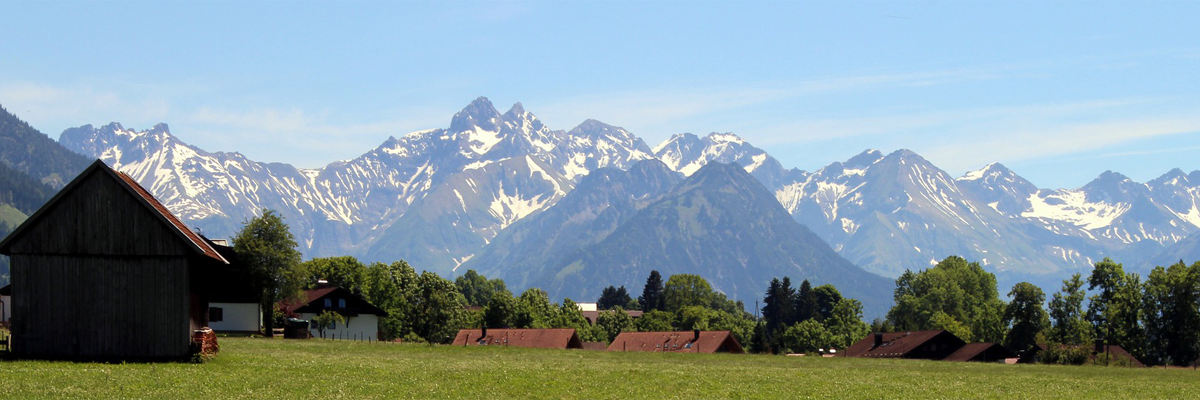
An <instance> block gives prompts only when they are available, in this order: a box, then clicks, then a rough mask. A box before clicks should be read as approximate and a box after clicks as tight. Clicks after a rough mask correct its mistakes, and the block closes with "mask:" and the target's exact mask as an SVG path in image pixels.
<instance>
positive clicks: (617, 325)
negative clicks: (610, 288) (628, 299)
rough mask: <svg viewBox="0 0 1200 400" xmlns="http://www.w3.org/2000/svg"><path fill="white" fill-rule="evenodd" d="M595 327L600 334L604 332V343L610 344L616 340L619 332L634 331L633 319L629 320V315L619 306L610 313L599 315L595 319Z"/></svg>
mask: <svg viewBox="0 0 1200 400" xmlns="http://www.w3.org/2000/svg"><path fill="white" fill-rule="evenodd" d="M596 326H597V327H599V328H600V331H601V332H604V342H605V343H612V341H613V339H616V337H617V335H618V334H620V333H621V332H633V331H634V330H635V329H634V325H633V318H630V317H629V313H627V312H625V309H624V308H621V307H620V306H618V307H616V308H614V309H612V310H611V311H606V312H602V313H600V316H599V317H596Z"/></svg>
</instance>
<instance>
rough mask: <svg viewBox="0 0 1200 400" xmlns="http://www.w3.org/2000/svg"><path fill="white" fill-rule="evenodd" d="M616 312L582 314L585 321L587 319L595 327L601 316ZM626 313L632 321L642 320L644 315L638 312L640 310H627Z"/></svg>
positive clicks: (587, 312) (602, 311) (601, 311)
mask: <svg viewBox="0 0 1200 400" xmlns="http://www.w3.org/2000/svg"><path fill="white" fill-rule="evenodd" d="M615 312H616V311H615V310H600V311H597V310H592V311H581V312H580V313H582V314H583V319H586V320H587V322H588V323H589V324H592V325H595V324H596V320H598V319H600V314H605V313H615ZM625 313H626V314H629V318H632V319H638V318H641V317H642V314H644V313H643V312H641V311H638V310H626V311H625Z"/></svg>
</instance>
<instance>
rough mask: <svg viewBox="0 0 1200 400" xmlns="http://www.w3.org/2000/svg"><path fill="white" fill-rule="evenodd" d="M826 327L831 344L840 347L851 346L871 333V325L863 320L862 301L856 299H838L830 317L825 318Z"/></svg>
mask: <svg viewBox="0 0 1200 400" xmlns="http://www.w3.org/2000/svg"><path fill="white" fill-rule="evenodd" d="M818 289H820V288H818ZM825 327H826V329H827V330H828V332H829V338H830V342H829V346H832V347H834V348H838V349H845V348H847V347H850V345H851V344H854V342H857V341H859V340H861V339H862V338H864V337H867V335H868V334H870V333H871V326H870V325H867V323H866V322H863V306H862V303H861V302H859V301H858V300H855V299H841V300H840V301H838V302H837V305H835V306H833V310H832V311H831V312H830V313H829V318H826V319H825Z"/></svg>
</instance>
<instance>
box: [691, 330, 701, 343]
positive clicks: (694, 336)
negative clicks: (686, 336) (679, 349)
mask: <svg viewBox="0 0 1200 400" xmlns="http://www.w3.org/2000/svg"><path fill="white" fill-rule="evenodd" d="M697 340H700V330H699V329H692V341H693V342H695V341H697Z"/></svg>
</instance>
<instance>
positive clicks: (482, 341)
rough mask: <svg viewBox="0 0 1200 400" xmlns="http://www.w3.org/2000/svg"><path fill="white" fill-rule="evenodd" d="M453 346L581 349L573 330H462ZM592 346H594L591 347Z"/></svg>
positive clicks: (577, 336) (581, 345)
mask: <svg viewBox="0 0 1200 400" xmlns="http://www.w3.org/2000/svg"><path fill="white" fill-rule="evenodd" d="M452 344H453V345H454V346H512V347H528V348H541V349H582V348H583V342H581V341H580V340H579V335H576V334H575V330H574V329H569V328H568V329H486V328H485V329H463V330H460V331H458V335H455V336H454V342H452ZM593 346H594V345H593Z"/></svg>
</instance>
